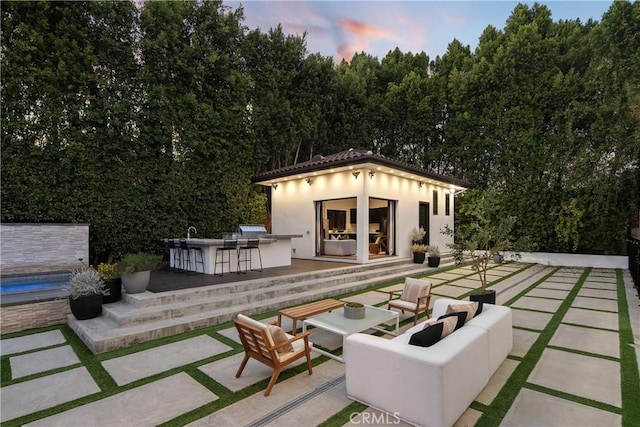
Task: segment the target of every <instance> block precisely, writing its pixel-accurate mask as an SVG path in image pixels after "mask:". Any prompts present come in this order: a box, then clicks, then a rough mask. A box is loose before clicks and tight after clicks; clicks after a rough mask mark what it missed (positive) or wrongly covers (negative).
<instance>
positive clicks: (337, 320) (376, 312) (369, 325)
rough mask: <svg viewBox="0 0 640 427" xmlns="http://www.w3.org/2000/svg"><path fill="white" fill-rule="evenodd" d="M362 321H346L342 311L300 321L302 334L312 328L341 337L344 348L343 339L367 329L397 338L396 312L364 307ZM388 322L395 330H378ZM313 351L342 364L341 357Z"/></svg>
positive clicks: (398, 316)
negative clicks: (393, 322)
mask: <svg viewBox="0 0 640 427" xmlns="http://www.w3.org/2000/svg"><path fill="white" fill-rule="evenodd" d="M364 307H365V315H364V319H347V318H346V317H344V314H343V311H342V310H340V309H337V310H334V311H332V312H330V313H322V314H318V315H316V316H311V317H309V318H307V319H305V320H303V321H302V332H305V331H306V330H307V327H308V326H313V327H315V328H318V329H323V330H325V331H329V332H332V333H334V334H338V335H342V345H343V347H344V339H345V338H346V337H347V336H349V335H351V334H355V333H356V332H362V331H366V330H367V329H375V330H376V331H380V332H384V333H385V334H391V335H394V336H398V329H399V323H400V315H399V313H398V312H397V311H390V310H385V309H383V308H378V307H373V306H370V305H365V306H364ZM390 320H395V321H396V330H395V331H393V332H392V331H388V330H386V329H383V328H379V327H378V325H380V324H381V323H385V322H388V321H390ZM312 349H313V351H316V352H318V353H320V354H323V355H325V356H327V357H330V358H332V359H334V360H337V361H338V362H342V363H344V359H343V358H342V357H339V356H336V355H335V354H331V353H329V352H327V351H324V350H322V349H319V348H317V347H316V346H313V348H312Z"/></svg>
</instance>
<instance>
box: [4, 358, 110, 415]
mask: <svg viewBox="0 0 640 427" xmlns="http://www.w3.org/2000/svg"><path fill="white" fill-rule="evenodd" d="M99 391H100V388H99V387H98V385H97V384H96V383H95V381H93V378H92V377H91V374H89V371H87V370H86V368H76V369H71V370H69V371H64V372H59V373H57V374H53V375H48V376H46V377H41V378H36V379H34V380H31V381H25V382H22V383H18V384H13V385H9V386H5V387H2V393H0V399H1V401H2V403H1V405H0V406H1V407H2V412H1V413H0V421H2V422H4V421H7V420H11V419H13V418H17V417H21V416H23V415H27V414H31V413H33V412H37V411H41V410H43V409H47V408H51V407H53V406H57V405H60V404H62V403H65V402H70V401H72V400H75V399H79V398H81V397H84V396H88V395H90V394H94V393H98V392H99ZM44 425H47V424H44ZM85 425H88V424H85Z"/></svg>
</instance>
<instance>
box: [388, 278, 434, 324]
mask: <svg viewBox="0 0 640 427" xmlns="http://www.w3.org/2000/svg"><path fill="white" fill-rule="evenodd" d="M414 280H420V279H414ZM424 282H425V286H427V293H426V295H422V296H418V297H417V299H416V301H408V300H402V299H399V298H397V299H393V297H394V296H396V295H397V294H402V293H403V292H404V288H403V289H399V290H396V291H389V303H388V305H387V310H391V307H394V308H397V309H399V310H400V311H401V312H402V313H403V314H404V312H405V311H409V312H411V313H413V324H414V325H416V324H417V323H418V315H419V314H420V313H422V312H423V311H424V312H425V313H427V319H428V318H429V317H430V316H429V303H430V301H431V289H432V285H431V282H429V281H426V280H425V281H424ZM406 286H407V283H405V287H406Z"/></svg>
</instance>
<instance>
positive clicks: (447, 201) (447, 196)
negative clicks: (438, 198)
mask: <svg viewBox="0 0 640 427" xmlns="http://www.w3.org/2000/svg"><path fill="white" fill-rule="evenodd" d="M444 214H445V215H447V216H449V215H451V194H449V193H446V194H445V195H444Z"/></svg>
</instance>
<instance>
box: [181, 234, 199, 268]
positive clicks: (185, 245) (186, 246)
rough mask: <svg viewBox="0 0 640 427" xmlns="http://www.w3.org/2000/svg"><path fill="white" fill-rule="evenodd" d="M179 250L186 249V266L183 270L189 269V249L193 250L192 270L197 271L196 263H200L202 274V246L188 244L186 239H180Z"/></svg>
mask: <svg viewBox="0 0 640 427" xmlns="http://www.w3.org/2000/svg"><path fill="white" fill-rule="evenodd" d="M180 250H181V251H187V268H186V269H185V270H189V271H191V251H193V264H194V270H193V271H195V272H196V273H198V264H200V265H202V274H204V258H203V257H202V248H201V247H199V246H190V245H189V243H187V241H186V240H180ZM198 255H200V259H198Z"/></svg>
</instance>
